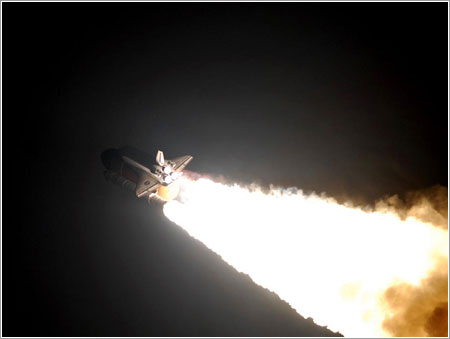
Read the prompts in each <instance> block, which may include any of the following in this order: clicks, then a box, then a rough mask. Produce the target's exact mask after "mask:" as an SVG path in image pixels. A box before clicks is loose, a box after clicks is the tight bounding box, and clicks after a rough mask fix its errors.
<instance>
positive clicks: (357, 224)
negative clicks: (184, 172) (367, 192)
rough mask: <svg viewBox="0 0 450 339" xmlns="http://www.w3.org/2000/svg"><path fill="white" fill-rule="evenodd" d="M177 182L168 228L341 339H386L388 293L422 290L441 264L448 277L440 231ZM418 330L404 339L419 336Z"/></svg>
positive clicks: (309, 201)
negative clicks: (177, 195) (357, 338)
mask: <svg viewBox="0 0 450 339" xmlns="http://www.w3.org/2000/svg"><path fill="white" fill-rule="evenodd" d="M180 182H181V184H182V187H183V189H182V192H181V200H180V201H171V202H169V203H167V204H166V205H165V206H164V213H165V215H166V216H167V217H168V218H169V219H170V220H172V221H174V222H175V223H177V224H178V225H180V226H181V227H182V228H184V229H185V230H186V231H187V232H188V233H189V234H190V235H191V236H193V237H194V238H197V239H199V240H200V241H202V242H203V243H204V244H205V245H206V246H208V247H209V248H210V249H212V250H213V251H214V252H216V253H218V254H219V255H221V256H222V258H223V259H224V260H225V261H226V262H228V263H229V264H231V265H232V266H234V267H235V268H236V269H237V270H238V271H240V272H244V273H246V274H248V275H250V277H251V278H252V279H253V280H254V281H255V282H256V283H257V284H259V285H261V286H263V287H265V288H267V289H269V290H271V291H274V292H275V293H277V294H278V295H279V296H280V297H281V298H282V299H284V300H286V301H287V302H288V303H289V304H290V305H291V306H292V307H293V308H294V309H296V310H297V312H298V313H300V314H301V315H303V316H304V317H312V318H313V319H314V321H315V322H316V323H318V324H319V325H322V326H325V325H326V326H328V328H330V329H332V330H334V331H339V332H341V333H343V334H344V335H346V336H366V337H374V336H389V335H391V334H392V331H391V330H390V329H389V327H386V319H389V317H391V316H393V315H395V314H394V313H393V312H394V311H393V309H392V307H391V306H390V305H389V304H388V302H386V296H385V294H386V291H388V289H389V288H392V287H393V286H399V285H401V284H406V285H407V286H410V287H411V288H414V287H419V286H421V284H422V282H423V281H424V280H426V279H427V277H429V275H430V274H431V273H432V272H433V271H434V270H435V267H436V265H437V264H438V263H442V262H443V261H444V262H446V264H445V265H442V267H443V268H442V267H441V273H443V274H445V276H447V275H448V268H447V267H448V231H447V230H446V229H444V228H438V227H434V226H433V225H432V224H430V223H426V222H423V221H420V220H418V219H416V218H414V217H411V216H410V217H408V218H406V219H405V220H402V219H401V218H400V217H399V216H398V215H397V214H396V213H395V212H394V211H392V210H390V209H389V208H384V209H379V210H372V211H364V210H362V209H360V208H355V207H351V206H345V205H340V204H338V203H337V202H336V201H334V200H333V199H330V198H326V197H321V196H317V195H310V196H306V195H304V194H302V192H301V191H298V190H281V189H272V190H271V191H270V192H269V193H264V192H262V191H261V189H259V188H256V189H248V188H244V187H240V186H237V185H234V186H228V185H224V184H220V183H215V182H213V181H211V180H206V179H200V180H197V181H190V180H188V179H186V178H183V179H180ZM442 270H444V272H442ZM445 298H446V299H447V298H448V297H445ZM441 302H447V300H441ZM430 312H433V310H432V309H431V310H430ZM383 325H385V326H383ZM425 325H426V324H423V326H422V327H425ZM386 329H387V330H389V331H390V332H387V330H386ZM420 331H422V330H416V332H415V333H414V334H412V335H415V336H424V335H426V334H427V333H425V332H423V331H422V332H420ZM410 335H411V334H410Z"/></svg>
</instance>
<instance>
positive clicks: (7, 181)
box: [2, 2, 448, 336]
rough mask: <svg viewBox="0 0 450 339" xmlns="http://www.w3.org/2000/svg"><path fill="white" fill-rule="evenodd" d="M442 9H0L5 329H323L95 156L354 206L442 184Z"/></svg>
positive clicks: (61, 332)
mask: <svg viewBox="0 0 450 339" xmlns="http://www.w3.org/2000/svg"><path fill="white" fill-rule="evenodd" d="M447 15H448V4H447V3H445V2H444V3H414V2H410V3H301V2H298V3H8V2H3V3H2V34H3V52H2V53H3V54H2V62H3V74H2V80H3V88H2V91H3V92H2V97H3V103H2V104H3V109H2V116H3V124H2V152H3V153H2V154H3V155H2V156H3V161H2V171H3V172H2V174H3V180H2V191H3V201H2V212H3V215H2V217H3V222H2V232H3V233H2V235H3V237H2V265H3V266H2V267H3V277H2V279H3V280H2V281H3V300H2V304H3V314H2V317H3V335H4V336H324V335H328V336H329V335H333V333H331V332H328V331H327V330H326V329H324V328H321V327H316V326H315V325H314V324H313V323H312V322H311V321H310V320H306V319H304V318H302V317H301V316H299V315H298V314H297V313H295V312H294V311H293V310H292V309H291V308H290V307H289V305H288V304H287V303H285V302H283V301H281V300H280V299H279V298H278V297H277V296H276V295H274V294H272V293H269V292H268V291H267V290H264V289H262V288H260V287H258V286H256V285H255V284H254V283H253V282H252V281H251V280H250V278H249V277H248V276H245V275H242V274H239V273H237V272H236V271H235V270H234V269H233V268H231V267H230V266H228V265H227V264H225V263H224V262H222V261H221V259H220V257H219V256H217V255H216V254H214V253H212V252H211V251H209V250H208V249H207V248H206V247H205V246H204V245H203V244H201V243H200V242H198V241H196V240H194V239H192V238H190V237H189V236H188V235H187V233H186V232H185V231H183V230H182V229H181V228H179V227H178V226H176V225H174V224H172V223H170V222H169V221H168V220H167V219H165V218H164V217H163V215H162V213H161V211H159V210H158V209H156V208H151V207H150V206H148V205H147V203H146V202H145V201H143V200H138V199H137V198H136V197H135V196H133V194H132V193H130V192H128V191H125V190H122V189H120V187H117V186H114V185H111V184H110V183H108V182H107V181H106V180H105V179H104V177H103V173H102V171H103V167H102V164H101V161H100V154H101V152H102V151H103V150H105V149H107V148H111V147H122V146H125V145H129V146H133V147H136V148H138V149H140V150H142V151H144V152H148V153H150V154H155V152H156V150H157V149H162V150H164V151H165V153H166V155H167V156H168V157H176V156H179V155H184V154H192V155H193V156H194V161H193V162H192V163H191V164H190V165H189V169H190V170H192V171H197V172H200V173H209V174H214V175H223V176H224V177H226V178H227V179H228V180H229V181H230V182H242V183H252V182H256V183H259V184H261V185H269V184H275V185H281V186H284V187H289V186H296V187H299V188H302V189H304V190H305V191H316V192H325V193H326V194H328V195H330V196H333V197H336V198H338V199H340V198H342V199H344V198H345V199H352V200H353V201H355V202H360V203H361V202H364V203H371V202H373V201H374V200H376V199H379V198H381V197H383V196H385V195H391V194H395V193H398V194H404V193H405V192H407V191H409V190H418V189H424V188H428V187H430V186H432V185H436V184H439V185H443V186H448V182H447V159H448V157H447V128H448V126H447V116H448V110H447V91H448V87H447V84H448V79H447V74H448V73H447V70H448V68H447V66H448V55H447V40H448V39H447V28H448V26H447V25H448V22H447ZM224 208H227V207H226V206H224ZM230 213H233V211H232V210H230ZM267 250H268V251H270V250H271V249H270V248H268V249H267ZM318 269H321V268H320V267H318ZM330 279H333V277H332V276H330ZM323 307H324V308H325V307H327V305H323Z"/></svg>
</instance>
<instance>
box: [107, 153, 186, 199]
mask: <svg viewBox="0 0 450 339" xmlns="http://www.w3.org/2000/svg"><path fill="white" fill-rule="evenodd" d="M192 159H193V157H192V156H190V155H185V156H182V157H179V158H175V159H173V160H165V159H164V153H163V152H161V151H158V153H157V155H156V164H154V165H153V169H154V172H152V171H151V170H150V169H149V168H147V167H145V166H144V165H142V164H140V163H139V162H137V161H135V160H133V159H131V158H130V157H128V156H125V155H123V154H121V152H120V151H119V150H116V149H109V150H107V151H105V152H103V153H102V162H103V165H104V166H105V168H106V171H105V176H106V178H107V179H108V180H110V181H112V182H114V183H116V184H119V185H121V186H122V187H125V188H128V189H130V190H133V191H134V192H135V193H136V196H137V197H138V198H142V197H147V199H149V201H150V199H152V198H157V199H160V200H163V201H168V200H172V199H175V198H176V196H177V195H178V192H179V186H178V184H177V183H176V181H177V179H178V178H180V177H181V176H182V174H183V173H182V170H183V169H184V168H185V167H186V165H187V164H188V163H189V162H190V161H191V160H192Z"/></svg>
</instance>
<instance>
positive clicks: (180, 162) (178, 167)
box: [169, 155, 194, 172]
mask: <svg viewBox="0 0 450 339" xmlns="http://www.w3.org/2000/svg"><path fill="white" fill-rule="evenodd" d="M192 159H194V157H193V156H191V155H185V156H184V157H179V158H175V159H173V160H169V163H172V168H173V169H174V171H177V172H180V171H182V170H183V169H184V168H185V167H186V166H187V164H189V163H190V162H191V160H192Z"/></svg>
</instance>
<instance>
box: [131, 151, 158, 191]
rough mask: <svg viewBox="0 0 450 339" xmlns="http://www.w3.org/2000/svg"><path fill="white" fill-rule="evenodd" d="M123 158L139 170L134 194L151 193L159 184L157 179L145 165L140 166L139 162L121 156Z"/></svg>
mask: <svg viewBox="0 0 450 339" xmlns="http://www.w3.org/2000/svg"><path fill="white" fill-rule="evenodd" d="M123 160H125V162H127V163H129V164H130V165H132V166H133V167H134V168H135V169H136V170H137V171H138V172H139V173H138V175H139V180H138V182H137V184H136V196H137V197H138V198H140V197H142V196H143V195H146V194H149V193H152V192H153V191H155V190H156V189H157V188H158V186H159V185H161V182H160V181H159V179H158V178H157V177H156V176H155V175H154V174H153V173H152V172H151V171H150V170H149V169H148V168H147V167H145V166H142V165H141V164H140V163H138V162H136V161H134V160H133V159H130V158H128V157H126V156H123Z"/></svg>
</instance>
